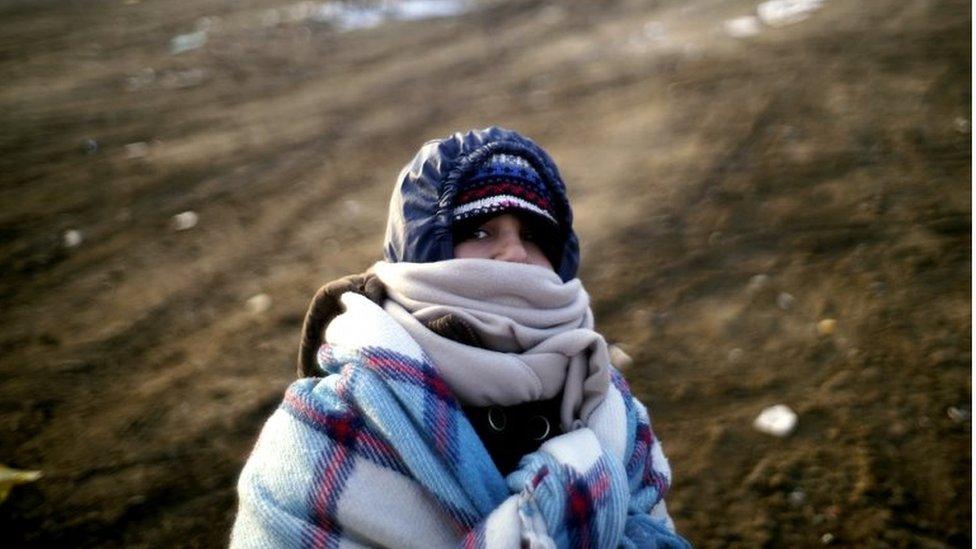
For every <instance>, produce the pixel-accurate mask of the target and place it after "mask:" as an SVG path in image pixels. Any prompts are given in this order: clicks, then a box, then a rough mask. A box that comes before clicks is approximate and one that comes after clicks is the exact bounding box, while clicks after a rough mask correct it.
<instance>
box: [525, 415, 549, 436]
mask: <svg viewBox="0 0 976 549" xmlns="http://www.w3.org/2000/svg"><path fill="white" fill-rule="evenodd" d="M529 425H530V431H529V432H530V433H531V432H535V433H542V434H541V435H537V436H534V437H532V440H545V439H546V437H547V436H549V431H550V430H551V429H552V427H551V426H550V425H549V420H548V419H547V418H546V416H532V417H531V418H530V419H529Z"/></svg>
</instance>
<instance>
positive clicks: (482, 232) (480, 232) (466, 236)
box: [456, 227, 491, 242]
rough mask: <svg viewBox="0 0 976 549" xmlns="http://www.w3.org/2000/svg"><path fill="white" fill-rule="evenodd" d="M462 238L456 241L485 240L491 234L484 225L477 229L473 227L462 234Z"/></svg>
mask: <svg viewBox="0 0 976 549" xmlns="http://www.w3.org/2000/svg"><path fill="white" fill-rule="evenodd" d="M460 236H461V238H458V239H456V242H465V241H468V240H485V239H486V238H489V237H490V236H491V233H489V232H488V231H487V230H486V229H484V228H483V227H478V228H477V229H471V230H470V231H466V232H463V233H461V234H460Z"/></svg>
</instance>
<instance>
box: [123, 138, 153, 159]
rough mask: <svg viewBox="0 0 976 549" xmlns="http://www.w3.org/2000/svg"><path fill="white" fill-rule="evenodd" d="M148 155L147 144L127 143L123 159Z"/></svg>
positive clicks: (139, 142)
mask: <svg viewBox="0 0 976 549" xmlns="http://www.w3.org/2000/svg"><path fill="white" fill-rule="evenodd" d="M148 153H149V144H148V143H146V142H145V141H137V142H135V143H129V144H128V145H126V146H125V157H126V158H130V159H134V158H142V157H144V156H146V155H147V154H148Z"/></svg>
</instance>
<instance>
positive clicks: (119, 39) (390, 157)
mask: <svg viewBox="0 0 976 549" xmlns="http://www.w3.org/2000/svg"><path fill="white" fill-rule="evenodd" d="M758 3H759V2H758V1H755V2H746V1H739V0H727V1H719V0H695V1H687V2H684V1H678V0H673V1H658V2H653V1H641V2H638V1H616V2H613V1H608V2H540V1H527V2H514V1H513V2H506V1H498V2H482V3H478V4H476V5H475V6H474V7H473V8H472V9H470V10H469V11H467V12H466V13H463V14H461V15H457V16H453V17H445V18H438V19H431V20H426V21H390V22H386V23H384V24H382V25H379V26H376V27H373V28H368V29H360V30H350V31H343V30H341V29H339V28H337V26H336V24H334V22H333V23H329V22H323V21H322V20H321V19H322V16H321V12H315V13H313V12H314V10H313V8H315V7H316V6H315V5H312V4H288V3H282V2H276V1H275V0H240V1H228V0H224V1H217V0H198V1H194V2H188V1H183V2H181V1H176V0H143V1H137V0H136V1H133V0H128V1H123V0H114V1H111V2H108V1H100V0H93V1H86V2H77V1H74V2H69V1H45V2H38V1H31V2H28V1H16V0H15V1H11V2H4V3H3V4H2V5H0V82H3V84H2V86H0V311H2V315H0V463H6V464H8V465H11V466H15V467H19V468H25V469H38V470H41V471H43V473H44V477H43V478H42V479H41V480H40V481H38V482H36V483H34V484H31V485H25V486H20V487H17V488H16V489H15V490H14V492H13V493H12V495H11V497H10V499H9V500H8V501H7V502H5V503H3V504H2V505H0V532H3V533H4V535H3V537H4V538H5V539H6V540H8V541H6V542H5V544H9V545H7V546H33V547H41V546H45V547H46V546H60V547H88V546H123V545H124V546H174V545H176V546H197V547H214V546H220V545H222V544H225V543H226V539H227V536H228V532H229V528H230V525H231V523H232V521H233V517H234V512H235V506H236V499H235V491H234V484H235V481H236V477H237V474H238V472H239V470H240V468H241V466H242V463H243V461H244V459H245V458H246V456H247V453H248V451H249V449H250V447H251V445H252V444H253V442H254V439H255V437H256V435H257V432H258V430H259V429H260V426H261V424H262V422H263V420H264V418H266V417H267V416H268V415H269V414H270V412H271V411H272V410H273V409H274V408H275V406H276V405H277V403H278V401H279V399H280V397H281V395H282V392H283V391H284V389H285V387H286V386H287V384H288V383H289V381H290V380H292V379H293V377H294V373H293V369H294V367H293V360H294V353H295V351H296V348H297V340H298V334H299V328H300V324H301V318H302V314H303V313H304V309H305V306H306V303H307V299H308V298H309V297H310V296H311V294H312V293H313V292H314V290H315V289H316V288H317V287H318V286H319V285H320V284H322V283H324V282H326V281H328V280H331V279H333V278H336V277H338V276H340V275H343V274H347V273H350V272H355V271H361V270H363V269H364V268H366V267H367V266H368V265H369V264H370V263H371V262H372V261H374V260H376V259H378V257H379V254H380V243H381V238H382V230H383V224H384V222H385V210H386V201H387V198H388V193H389V190H390V188H391V187H392V184H393V181H394V177H395V175H396V173H397V171H398V169H399V168H400V166H401V165H402V164H404V163H405V162H406V161H407V160H409V158H410V157H411V156H412V154H413V153H414V151H415V150H416V149H417V148H418V146H419V145H420V144H421V143H422V142H423V141H425V140H427V139H429V138H433V137H439V136H444V135H447V134H448V133H450V132H452V131H455V130H458V129H466V128H469V127H482V126H486V125H489V124H499V125H503V126H507V127H511V128H514V129H517V130H519V131H521V132H523V133H525V134H526V135H528V136H530V137H532V138H534V139H535V140H537V141H538V142H540V143H541V144H542V145H543V146H545V147H546V148H547V149H548V150H549V151H550V152H551V153H552V155H553V156H554V158H555V159H556V161H557V163H558V164H559V165H560V167H561V169H562V172H563V175H564V176H565V179H566V181H567V183H568V185H569V187H570V191H571V196H572V198H573V200H574V204H575V206H576V210H577V217H578V224H577V229H578V233H579V234H580V235H581V239H582V240H583V242H584V247H583V269H582V273H581V276H582V279H583V280H584V282H585V284H586V285H587V287H588V289H589V290H590V292H591V294H592V296H593V298H594V310H595V312H596V314H597V322H598V326H601V327H602V329H603V330H604V331H605V332H606V333H607V334H608V335H609V336H610V337H612V338H613V339H615V340H618V341H621V342H623V343H624V344H625V345H626V346H627V348H628V349H629V350H630V352H631V354H632V355H633V356H634V358H635V359H636V362H635V365H634V366H632V367H631V369H630V370H629V372H628V378H629V379H630V380H631V383H632V385H633V387H634V389H635V390H636V391H637V392H638V393H639V394H640V395H641V396H642V397H643V398H644V399H645V400H646V401H647V402H649V403H650V406H651V409H652V412H653V414H654V425H655V430H656V432H657V433H658V435H659V436H660V437H661V438H662V439H663V440H664V442H665V449H666V451H667V453H668V454H669V457H670V459H671V464H672V467H673V469H674V474H675V483H674V486H673V487H672V492H671V494H670V496H669V506H670V509H671V512H672V515H673V516H674V518H675V520H676V522H677V525H678V527H679V529H680V530H681V532H683V533H684V534H685V535H687V536H688V538H689V539H691V540H692V541H694V542H695V543H696V545H699V546H702V547H726V546H740V547H756V546H770V547H775V546H819V545H822V544H832V545H836V546H871V547H888V546H890V547H908V546H913V547H914V546H919V547H945V546H959V547H969V546H970V542H971V539H970V529H971V522H970V520H971V519H970V517H971V511H972V508H971V493H972V483H971V469H970V463H971V449H970V448H971V440H972V439H971V436H972V424H971V420H970V413H971V404H970V403H971V390H972V388H971V343H972V341H971V322H972V319H971V311H970V299H971V297H970V296H971V286H970V274H971V208H970V204H971V186H970V181H971V153H970V151H971V145H970V143H971V141H970V139H971V136H970V120H971V112H970V101H971V88H970V81H971V69H970V63H971V59H970V26H971V16H970V13H971V6H970V4H969V3H968V2H952V1H924V0H917V1H916V0H865V1H862V2H841V1H833V0H828V1H825V2H824V3H823V6H822V8H821V9H819V10H816V11H814V12H812V13H810V14H809V17H808V18H807V19H806V20H803V21H800V22H796V23H794V24H790V25H784V26H781V27H772V26H768V25H761V26H760V27H759V28H758V30H759V33H758V35H756V36H751V37H744V38H732V37H730V36H729V35H728V34H727V32H726V31H725V30H724V27H723V21H725V20H727V19H729V18H733V17H738V16H744V15H749V14H755V8H756V5H757V4H758ZM316 13H317V14H318V15H316ZM754 30H755V29H754ZM195 32H196V34H193V33H195ZM179 35H189V38H187V37H186V36H184V38H183V39H181V40H178V41H176V42H172V40H173V39H174V37H176V36H179ZM201 37H205V38H206V41H205V43H203V44H200V43H199V42H200V41H201V40H202V38H201ZM194 41H196V42H197V43H196V44H194V43H193V42H194ZM192 46H199V47H195V48H193V47H192ZM185 47H188V48H190V49H188V50H187V51H183V52H181V53H174V51H175V50H178V49H180V48H185ZM187 210H189V211H193V212H195V213H196V214H197V215H198V218H197V223H196V225H195V226H194V227H192V228H190V229H188V230H182V231H179V230H176V228H175V226H174V221H173V216H174V215H176V214H179V213H181V212H184V211H187ZM184 219H185V218H184ZM72 230H76V231H80V236H81V242H80V244H79V243H77V240H78V239H77V238H76V236H78V235H76V234H75V233H71V235H68V236H67V237H66V232H67V231H72ZM66 239H67V241H68V242H66ZM72 240H74V241H73V242H72ZM67 244H75V245H74V246H68V245H67ZM258 294H266V295H267V296H268V297H269V298H270V303H269V302H268V300H264V301H265V302H264V303H260V301H261V300H260V299H258V300H251V301H249V300H250V299H251V298H252V296H255V295H258ZM249 303H250V305H248V304H249ZM269 304H270V307H269V308H266V310H263V311H262V310H261V309H262V308H263V307H262V305H264V306H267V305H269ZM828 319H833V320H834V321H835V322H833V323H831V322H821V321H824V320H828ZM818 326H819V327H820V329H819V331H818ZM777 403H783V404H787V405H789V406H790V407H791V408H793V409H794V410H795V411H796V412H797V413H798V415H799V424H798V427H797V429H796V431H795V433H793V435H792V436H790V437H787V438H775V437H772V436H770V435H766V434H763V433H760V432H757V431H756V430H754V429H753V427H752V421H753V419H754V418H755V417H756V415H757V414H758V413H759V412H760V411H761V410H762V409H763V408H764V407H766V406H769V405H772V404H777Z"/></svg>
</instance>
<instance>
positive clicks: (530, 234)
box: [522, 229, 538, 242]
mask: <svg viewBox="0 0 976 549" xmlns="http://www.w3.org/2000/svg"><path fill="white" fill-rule="evenodd" d="M537 239H538V237H537V235H536V232H535V231H533V230H532V229H525V230H523V231H522V240H525V241H526V242H537Z"/></svg>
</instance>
